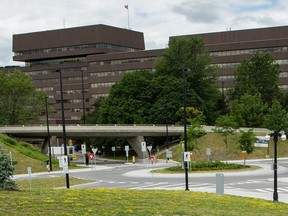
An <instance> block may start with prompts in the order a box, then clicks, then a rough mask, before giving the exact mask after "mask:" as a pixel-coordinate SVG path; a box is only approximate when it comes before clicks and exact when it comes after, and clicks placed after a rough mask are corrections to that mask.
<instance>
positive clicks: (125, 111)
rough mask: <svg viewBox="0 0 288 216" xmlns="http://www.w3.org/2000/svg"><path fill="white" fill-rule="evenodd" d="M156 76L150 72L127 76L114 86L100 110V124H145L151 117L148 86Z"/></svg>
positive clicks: (138, 72)
mask: <svg viewBox="0 0 288 216" xmlns="http://www.w3.org/2000/svg"><path fill="white" fill-rule="evenodd" d="M153 76H154V75H153V74H152V73H150V72H148V71H136V72H134V73H129V74H125V75H124V77H123V79H122V80H121V81H120V82H118V83H116V84H114V85H113V86H112V88H111V90H110V94H109V96H108V98H107V99H106V100H105V102H104V103H103V104H102V105H101V108H100V118H99V121H100V123H106V124H107V123H109V124H143V123H148V119H149V116H150V112H149V111H150V108H151V103H150V98H149V95H147V94H146V93H147V91H146V90H147V86H149V84H150V83H151V79H152V77H153Z"/></svg>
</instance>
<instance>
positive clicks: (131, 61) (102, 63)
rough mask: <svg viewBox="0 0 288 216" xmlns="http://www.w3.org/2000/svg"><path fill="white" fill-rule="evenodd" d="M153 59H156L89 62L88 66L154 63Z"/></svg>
mask: <svg viewBox="0 0 288 216" xmlns="http://www.w3.org/2000/svg"><path fill="white" fill-rule="evenodd" d="M155 59H156V57H146V58H129V59H118V60H106V61H96V62H90V65H117V64H125V63H135V62H146V61H155Z"/></svg>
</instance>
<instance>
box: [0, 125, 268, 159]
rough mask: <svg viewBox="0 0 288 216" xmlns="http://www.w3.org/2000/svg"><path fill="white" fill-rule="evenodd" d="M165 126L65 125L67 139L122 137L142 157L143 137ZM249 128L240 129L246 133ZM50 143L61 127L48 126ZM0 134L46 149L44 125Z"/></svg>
mask: <svg viewBox="0 0 288 216" xmlns="http://www.w3.org/2000/svg"><path fill="white" fill-rule="evenodd" d="M167 127H168V136H181V135H182V134H183V132H184V128H183V126H179V125H177V126H176V125H168V126H167ZM167 127H166V125H66V136H67V138H85V137H89V138H91V137H124V138H126V139H127V141H128V143H129V144H130V145H131V147H132V148H133V149H134V151H135V152H136V153H137V154H138V155H142V149H141V142H143V141H145V140H144V137H153V136H154V137H165V136H167ZM213 128H214V126H204V129H205V131H206V132H212V131H213V130H212V129H213ZM248 129H250V128H240V129H239V130H243V131H247V130H248ZM252 129H253V131H254V132H261V133H269V132H270V131H269V130H267V129H265V128H252ZM49 132H50V143H52V142H53V139H54V140H56V137H62V136H63V127H62V125H50V126H49ZM0 133H5V134H8V135H12V136H15V137H28V138H43V139H46V140H45V141H44V145H43V146H42V150H44V149H47V143H48V142H47V141H48V139H47V126H46V125H22V126H0Z"/></svg>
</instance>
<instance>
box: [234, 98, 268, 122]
mask: <svg viewBox="0 0 288 216" xmlns="http://www.w3.org/2000/svg"><path fill="white" fill-rule="evenodd" d="M266 110H267V104H264V103H263V102H262V101H261V96H260V94H256V95H249V94H244V95H242V96H241V97H240V99H235V100H233V101H232V102H231V113H230V115H233V116H235V117H236V120H237V122H238V125H239V126H242V127H261V126H262V125H263V117H264V113H265V112H266Z"/></svg>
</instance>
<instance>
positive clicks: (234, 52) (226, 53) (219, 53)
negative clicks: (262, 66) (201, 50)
mask: <svg viewBox="0 0 288 216" xmlns="http://www.w3.org/2000/svg"><path fill="white" fill-rule="evenodd" d="M287 50H288V47H287V46H284V47H271V48H258V49H243V50H230V51H217V52H211V53H210V55H211V56H233V55H247V54H251V55H254V54H256V53H266V52H267V53H273V52H286V51H287Z"/></svg>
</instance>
